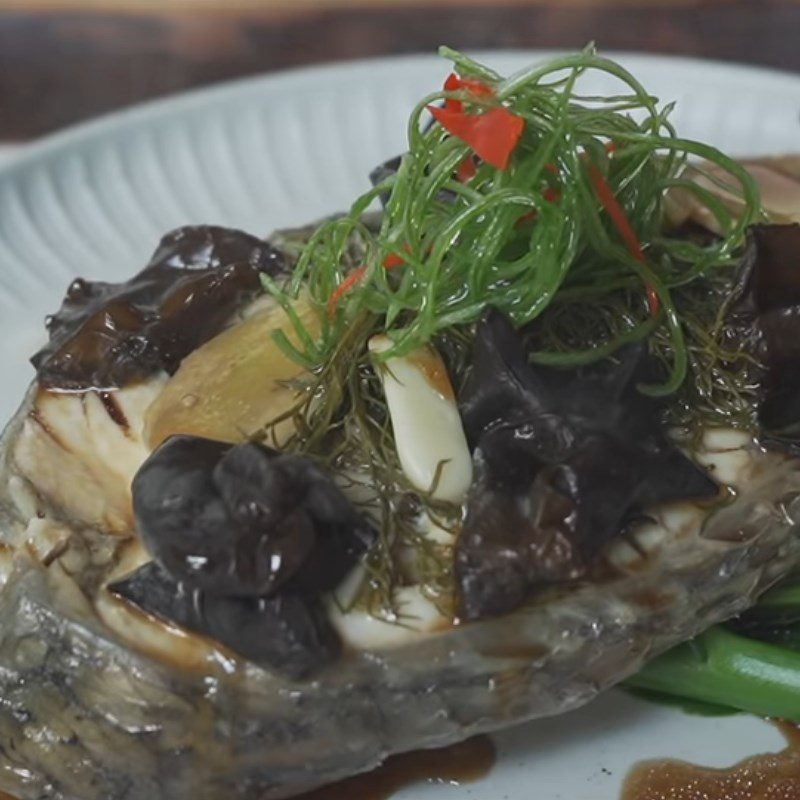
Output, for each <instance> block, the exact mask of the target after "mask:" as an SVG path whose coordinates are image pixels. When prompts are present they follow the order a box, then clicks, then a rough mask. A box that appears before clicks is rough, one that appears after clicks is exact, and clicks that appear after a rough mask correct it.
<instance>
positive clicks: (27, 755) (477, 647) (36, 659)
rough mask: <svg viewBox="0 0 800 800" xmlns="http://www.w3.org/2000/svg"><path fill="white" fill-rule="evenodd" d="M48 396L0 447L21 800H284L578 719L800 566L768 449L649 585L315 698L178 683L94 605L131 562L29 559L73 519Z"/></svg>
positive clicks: (348, 676) (791, 493) (2, 782)
mask: <svg viewBox="0 0 800 800" xmlns="http://www.w3.org/2000/svg"><path fill="white" fill-rule="evenodd" d="M34 397H35V390H33V391H32V392H31V394H30V395H29V396H28V398H27V399H26V401H25V403H24V404H23V406H22V408H21V409H20V411H19V412H18V413H17V415H16V416H15V418H14V419H13V420H12V422H11V423H10V425H9V426H8V428H7V429H6V432H5V434H4V435H3V437H2V439H0V458H2V463H0V533H1V534H2V539H3V541H4V542H5V545H6V547H5V548H4V549H2V551H0V567H1V569H0V575H2V576H3V585H2V588H1V589H0V697H2V702H1V703H0V788H2V789H3V790H5V791H8V792H10V793H11V794H12V795H15V796H17V797H19V798H20V800H34V799H40V798H47V799H48V800H123V799H124V800H189V798H192V800H219V798H221V797H224V798H226V799H228V798H229V799H230V800H280V799H281V798H286V797H289V796H291V795H293V794H297V793H300V792H303V791H307V790H309V789H312V788H314V787H316V786H319V785H322V784H325V783H329V782H333V781H336V780H339V779H342V778H344V777H346V776H348V775H351V774H354V773H357V772H362V771H365V770H369V769H371V768H373V767H375V766H377V765H378V764H379V763H381V762H382V761H383V760H384V759H385V758H386V757H387V756H388V755H390V754H392V753H396V752H402V751H406V750H411V749H418V748H425V747H436V746H442V745H446V744H448V743H452V742H455V741H458V740H461V739H465V738H467V737H469V736H472V735H475V734H477V733H481V732H487V731H492V730H496V729H498V728H502V727H505V726H507V725H510V724H513V723H518V722H522V721H524V720H528V719H532V718H536V717H544V716H549V715H553V714H558V713H562V712H565V711H568V710H570V709H573V708H576V707H578V706H580V705H583V704H584V703H586V702H588V701H589V700H591V699H593V698H594V697H596V696H597V694H599V693H600V692H602V691H604V690H605V689H607V688H609V687H611V686H613V685H614V684H616V683H618V682H620V681H621V680H623V679H625V678H626V677H627V676H629V675H630V674H632V673H633V672H635V671H636V670H637V669H638V668H639V667H640V666H641V664H642V663H644V661H646V660H647V659H649V658H652V657H654V656H656V655H658V654H659V653H661V652H663V651H664V650H666V649H668V648H669V647H671V646H672V645H674V644H676V643H678V642H680V641H683V640H685V639H688V638H690V637H692V636H694V635H695V634H697V633H699V632H700V631H701V630H703V629H705V628H707V627H708V626H710V625H712V624H714V623H716V622H719V621H722V620H724V619H727V618H730V617H732V616H734V615H736V614H737V613H739V612H741V611H742V610H744V609H745V608H746V607H748V606H749V605H751V604H752V603H753V601H754V600H755V598H756V597H757V596H758V594H759V593H760V592H762V591H763V590H765V589H767V588H768V587H769V586H771V585H773V584H774V583H775V582H776V581H777V580H779V579H780V578H781V577H782V576H784V575H785V574H786V573H787V572H789V571H790V570H792V569H793V568H795V567H796V566H797V565H798V564H800V530H799V529H798V524H797V522H796V519H797V518H798V517H799V516H800V500H798V497H800V460H796V459H794V458H791V457H789V456H788V455H786V454H783V453H780V452H766V451H763V450H761V449H760V448H755V447H754V448H752V450H751V451H750V457H751V458H752V465H751V466H752V468H751V469H749V471H748V473H749V475H750V477H749V479H748V481H747V484H746V485H743V486H742V487H740V488H741V491H740V492H739V494H738V496H737V498H736V499H735V501H734V502H732V503H730V504H729V505H726V506H724V507H721V508H720V509H719V510H718V511H717V512H716V513H715V514H714V516H713V517H711V518H709V519H708V520H707V521H706V524H705V525H704V527H703V529H702V531H700V532H698V530H696V529H694V528H692V527H691V526H689V527H688V528H686V529H685V530H683V531H682V532H678V533H676V534H675V535H673V536H672V537H671V538H670V539H669V540H668V541H667V542H665V543H663V544H662V546H661V550H660V551H659V552H656V553H651V554H650V555H649V556H648V558H647V560H646V562H645V563H644V564H643V565H642V564H639V565H638V566H637V568H636V569H633V568H632V569H630V570H627V571H621V572H619V573H618V574H616V575H612V576H607V577H605V578H603V579H597V580H596V581H595V582H593V583H585V584H584V585H582V586H580V587H576V588H575V589H573V590H570V591H563V592H561V593H560V594H553V595H551V596H549V597H543V598H541V599H539V600H538V601H537V602H536V603H535V604H533V605H531V606H528V607H525V608H523V609H520V610H519V611H517V612H515V613H513V614H510V615H507V616H505V617H501V618H497V619H492V620H486V621H481V622H476V623H471V624H465V625H461V626H456V627H453V628H450V629H447V630H443V631H441V632H439V633H436V634H432V635H429V636H422V637H418V638H415V639H414V640H413V641H412V642H410V643H409V644H408V645H401V646H397V647H394V648H392V649H387V650H383V651H375V652H369V653H364V652H348V653H346V654H345V655H344V656H343V658H342V659H341V660H340V661H338V662H337V663H335V664H333V665H332V666H331V667H328V668H326V669H324V670H323V671H322V672H321V673H320V674H319V676H318V677H317V679H315V680H314V681H312V682H309V683H292V682H290V681H287V680H285V679H282V678H280V677H277V676H275V675H273V674H271V673H269V672H267V671H265V670H262V669H259V668H257V667H255V666H253V665H247V664H242V663H240V662H235V661H233V660H232V659H230V658H227V660H226V658H225V656H224V654H223V655H222V656H221V657H220V658H219V659H217V660H213V659H212V660H209V661H208V663H207V664H206V665H205V666H203V665H200V667H198V665H197V664H196V663H193V664H192V665H191V668H189V667H188V666H187V667H185V668H179V667H176V666H175V664H174V663H173V664H170V663H167V662H166V661H165V660H164V659H163V658H161V657H156V655H154V654H152V653H150V654H148V653H147V652H144V651H141V650H137V649H134V648H132V647H131V646H130V645H129V644H127V643H126V642H125V641H124V640H123V638H122V637H121V636H120V635H119V634H118V633H116V632H114V631H113V630H111V629H109V628H107V627H105V626H104V624H103V623H102V621H101V619H100V617H99V616H98V613H97V611H96V609H95V607H94V606H93V605H92V603H91V602H89V601H88V600H87V595H86V593H92V592H95V591H100V592H102V591H103V589H99V590H98V589H97V587H98V586H99V585H100V584H101V583H102V577H103V575H105V574H110V573H111V572H113V569H114V567H115V565H116V564H117V561H118V560H119V558H120V553H119V550H117V551H114V552H112V555H111V556H106V562H105V563H104V564H100V565H99V566H98V565H97V564H91V566H90V567H87V568H86V569H84V570H78V571H75V570H74V568H71V567H70V564H71V563H72V562H70V561H69V554H70V550H69V549H68V550H67V552H66V553H64V554H62V555H60V556H57V557H55V558H54V559H53V560H52V561H51V562H50V563H49V566H46V565H45V563H44V562H43V561H40V560H38V559H37V558H36V557H35V556H34V553H33V551H32V550H31V549H30V548H29V547H26V546H25V531H26V529H27V526H28V521H29V518H30V516H31V511H32V509H33V508H34V507H35V509H36V511H38V512H39V513H40V514H44V515H45V519H48V518H55V519H59V518H60V514H59V509H58V508H53V507H50V506H49V505H48V503H47V501H46V499H45V498H42V497H36V489H35V487H33V486H32V485H31V484H30V482H29V481H28V480H27V479H26V478H24V477H23V476H22V475H21V473H20V471H19V469H18V467H17V465H16V464H15V462H14V456H13V452H14V443H15V441H16V439H17V437H19V435H20V432H21V430H22V425H23V422H24V420H25V418H26V416H27V415H28V414H29V412H30V410H31V403H32V402H33V399H34ZM66 522H69V521H68V520H66ZM71 526H72V539H73V540H74V541H73V542H72V544H71V545H70V547H72V546H74V547H75V548H76V549H80V548H83V549H84V550H86V551H87V552H89V553H92V552H94V551H95V550H97V548H98V547H99V544H98V542H100V541H101V540H102V539H103V537H104V534H103V533H102V532H99V531H95V530H92V529H91V528H89V527H87V526H86V524H85V523H77V522H74V523H72V524H71ZM114 542H115V543H118V544H117V545H116V546H117V547H118V548H119V547H122V546H123V542H122V540H121V538H120V537H119V536H117V537H115V538H114ZM91 561H92V560H91V559H89V562H90V563H91ZM70 572H71V573H72V574H70ZM654 598H658V599H654Z"/></svg>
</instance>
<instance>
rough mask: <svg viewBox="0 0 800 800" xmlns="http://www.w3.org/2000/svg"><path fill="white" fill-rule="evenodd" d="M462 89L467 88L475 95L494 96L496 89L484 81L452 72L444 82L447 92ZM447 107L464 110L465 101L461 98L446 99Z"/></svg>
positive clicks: (452, 109)
mask: <svg viewBox="0 0 800 800" xmlns="http://www.w3.org/2000/svg"><path fill="white" fill-rule="evenodd" d="M460 89H465V90H466V91H468V92H469V93H470V94H472V95H475V97H494V89H492V87H491V86H488V85H487V84H485V83H483V81H479V80H475V78H462V77H461V76H460V75H456V73H455V72H451V73H450V74H449V75H448V76H447V80H446V81H445V82H444V90H445V91H446V92H457V91H459V90H460ZM445 108H447V109H449V110H450V111H463V110H464V103H463V102H461V100H452V99H447V100H445Z"/></svg>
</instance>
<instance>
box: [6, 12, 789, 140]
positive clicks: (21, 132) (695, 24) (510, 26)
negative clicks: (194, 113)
mask: <svg viewBox="0 0 800 800" xmlns="http://www.w3.org/2000/svg"><path fill="white" fill-rule="evenodd" d="M591 40H594V41H596V42H597V43H598V44H599V45H600V46H601V47H603V48H606V49H628V50H643V51H651V52H661V53H680V54H685V55H694V56H703V57H708V58H719V59H726V60H735V61H745V62H750V63H755V64H763V65H767V66H773V67H781V68H784V69H790V70H800V0H511V2H509V1H508V0H505V1H502V0H501V2H492V0H483V1H482V2H481V0H461V1H459V0H427V2H425V0H371V2H370V0H295V2H289V1H287V0H160V2H159V0H0V141H6V142H8V141H14V140H25V139H30V138H32V137H35V136H38V135H41V134H43V133H46V132H48V131H51V130H53V129H55V128H58V127H60V126H63V125H66V124H69V123H72V122H76V121H78V120H81V119H85V118H87V117H90V116H93V115H96V114H99V113H102V112H106V111H110V110H112V109H116V108H119V107H121V106H125V105H128V104H130V103H133V102H136V101H140V100H144V99H146V98H150V97H154V96H157V95H162V94H165V93H168V92H174V91H177V90H181V89H186V88H190V87H193V86H200V85H204V84H209V83H213V82H216V81H221V80H226V79H230V78H235V77H238V76H242V75H251V74H253V73H258V72H263V71H267V70H275V69H280V68H282V67H291V66H296V65H300V64H307V63H313V62H319V61H329V60H337V59H347V58H356V57H361V56H374V55H380V54H391V53H409V52H419V51H428V52H432V51H433V50H434V49H435V48H436V46H437V45H439V44H441V43H448V44H451V45H453V46H455V47H460V48H478V47H580V46H582V45H584V44H585V43H586V42H588V41H591Z"/></svg>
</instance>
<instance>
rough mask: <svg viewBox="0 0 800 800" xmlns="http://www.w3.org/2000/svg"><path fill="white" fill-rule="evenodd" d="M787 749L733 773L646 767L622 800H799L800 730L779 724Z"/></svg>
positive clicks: (680, 765) (635, 773)
mask: <svg viewBox="0 0 800 800" xmlns="http://www.w3.org/2000/svg"><path fill="white" fill-rule="evenodd" d="M779 728H780V730H781V732H782V733H783V735H784V736H785V737H786V740H787V742H788V747H787V748H786V749H785V750H782V751H781V752H780V753H765V754H764V755H759V756H752V757H751V758H747V759H745V760H744V761H742V762H740V763H739V764H736V765H735V766H733V767H730V768H729V769H711V768H708V767H699V766H696V765H694V764H687V763H684V762H682V761H645V762H643V763H641V764H639V765H638V766H636V767H634V769H633V770H632V771H631V773H630V774H629V775H628V779H627V780H626V782H625V788H624V789H623V792H622V800H800V730H799V729H798V728H797V727H796V726H794V725H789V724H785V723H780V724H779Z"/></svg>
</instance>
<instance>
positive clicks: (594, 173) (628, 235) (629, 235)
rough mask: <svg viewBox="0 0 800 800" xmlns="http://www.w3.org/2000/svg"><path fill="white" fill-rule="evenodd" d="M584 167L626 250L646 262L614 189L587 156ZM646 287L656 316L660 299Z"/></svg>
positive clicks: (652, 290)
mask: <svg viewBox="0 0 800 800" xmlns="http://www.w3.org/2000/svg"><path fill="white" fill-rule="evenodd" d="M586 167H587V169H588V170H589V178H590V180H591V181H592V186H593V187H594V191H595V194H596V195H597V197H598V199H599V200H600V202H601V203H602V205H603V208H605V210H606V212H607V213H608V216H609V217H610V218H611V221H612V222H613V223H614V227H615V228H616V229H617V231H618V232H619V235H620V236H621V237H622V241H623V242H624V243H625V247H627V248H628V252H629V253H630V254H631V255H632V256H633V257H634V258H635V259H636V260H637V261H639V262H641V263H642V264H646V263H647V258H646V257H645V254H644V251H643V250H642V245H641V243H640V242H639V238H638V237H637V236H636V232H635V231H634V230H633V226H632V225H631V223H630V220H629V219H628V216H627V215H626V214H625V209H623V208H622V206H621V205H620V202H619V200H617V198H616V197H615V196H614V191H613V190H612V188H611V187H610V186H609V184H608V181H607V180H606V179H605V177H603V173H602V172H600V169H599V168H598V167H597V165H596V164H594V163H593V162H592V161H591V160H589V159H588V158H587V159H586ZM646 288H647V304H648V306H649V308H650V313H651V314H652V315H653V316H656V314H658V312H659V311H660V310H661V300H660V299H659V297H658V294H657V293H656V290H655V287H653V286H652V285H650V284H647V286H646Z"/></svg>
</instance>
